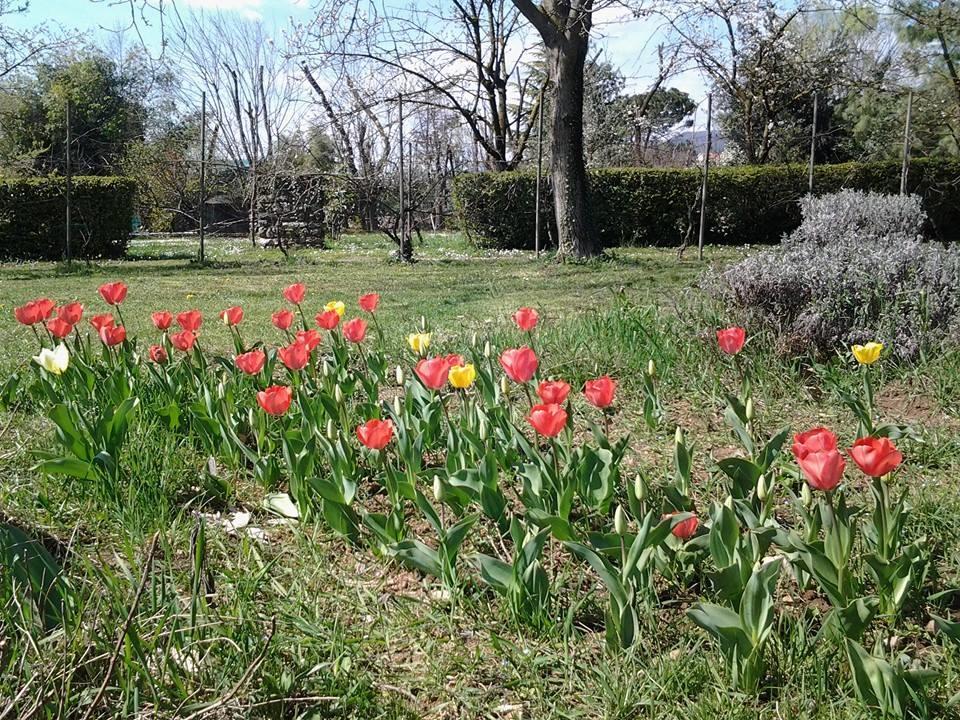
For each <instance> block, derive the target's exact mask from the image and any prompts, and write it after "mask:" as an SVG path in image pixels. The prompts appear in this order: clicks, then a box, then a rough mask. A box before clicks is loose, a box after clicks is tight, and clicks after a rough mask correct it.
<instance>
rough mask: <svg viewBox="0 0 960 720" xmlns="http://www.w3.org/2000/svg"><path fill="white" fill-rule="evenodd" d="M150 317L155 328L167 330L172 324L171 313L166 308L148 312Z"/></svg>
mask: <svg viewBox="0 0 960 720" xmlns="http://www.w3.org/2000/svg"><path fill="white" fill-rule="evenodd" d="M150 319H151V320H152V321H153V326H154V327H155V328H156V329H157V330H167V329H169V327H170V326H171V325H172V324H173V313H171V312H168V311H167V310H158V311H157V312H155V313H150Z"/></svg>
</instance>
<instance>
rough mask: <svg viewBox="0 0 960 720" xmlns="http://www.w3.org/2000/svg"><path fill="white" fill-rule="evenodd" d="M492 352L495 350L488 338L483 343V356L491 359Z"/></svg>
mask: <svg viewBox="0 0 960 720" xmlns="http://www.w3.org/2000/svg"><path fill="white" fill-rule="evenodd" d="M492 354H493V351H492V350H491V349H490V341H489V340H487V341H486V342H484V343H483V356H484V357H485V358H488V359H489V358H490V355H492Z"/></svg>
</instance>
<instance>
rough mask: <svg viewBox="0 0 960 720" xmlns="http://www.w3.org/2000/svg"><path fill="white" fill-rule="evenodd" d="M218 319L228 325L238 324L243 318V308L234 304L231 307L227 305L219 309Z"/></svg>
mask: <svg viewBox="0 0 960 720" xmlns="http://www.w3.org/2000/svg"><path fill="white" fill-rule="evenodd" d="M220 320H221V321H222V322H223V324H224V325H227V326H228V327H233V326H234V325H239V324H240V321H241V320H243V308H242V307H240V306H239V305H234V306H233V307H228V308H227V309H226V310H221V311H220Z"/></svg>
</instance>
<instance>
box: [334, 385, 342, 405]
mask: <svg viewBox="0 0 960 720" xmlns="http://www.w3.org/2000/svg"><path fill="white" fill-rule="evenodd" d="M333 399H334V400H336V401H337V405H340V404H341V403H343V390H341V389H340V386H339V385H334V386H333Z"/></svg>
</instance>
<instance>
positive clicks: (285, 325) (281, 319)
mask: <svg viewBox="0 0 960 720" xmlns="http://www.w3.org/2000/svg"><path fill="white" fill-rule="evenodd" d="M270 320H271V322H273V326H274V327H275V328H277V329H279V330H288V329H289V328H290V326H291V325H293V312H291V311H290V310H287V309H286V308H283V309H282V310H277V311H276V312H275V313H274V314H273V315H272V316H270Z"/></svg>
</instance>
